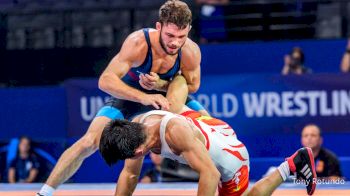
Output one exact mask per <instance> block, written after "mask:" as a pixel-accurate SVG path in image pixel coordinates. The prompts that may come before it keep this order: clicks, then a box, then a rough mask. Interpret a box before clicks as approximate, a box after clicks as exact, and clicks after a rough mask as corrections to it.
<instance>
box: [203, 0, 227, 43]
mask: <svg viewBox="0 0 350 196" xmlns="http://www.w3.org/2000/svg"><path fill="white" fill-rule="evenodd" d="M196 3H197V4H198V5H202V7H201V10H200V20H199V29H200V42H201V43H207V42H216V41H225V40H226V38H227V33H226V27H225V14H224V7H223V5H227V4H228V3H229V0H196Z"/></svg>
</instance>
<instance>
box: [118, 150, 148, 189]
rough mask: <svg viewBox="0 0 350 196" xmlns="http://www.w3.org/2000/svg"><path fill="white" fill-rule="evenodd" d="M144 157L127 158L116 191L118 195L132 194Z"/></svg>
mask: <svg viewBox="0 0 350 196" xmlns="http://www.w3.org/2000/svg"><path fill="white" fill-rule="evenodd" d="M143 158H144V157H140V158H137V159H126V160H125V163H124V168H123V170H122V172H121V173H120V175H119V178H118V185H117V188H116V191H115V195H116V196H117V195H118V196H129V195H130V196H131V195H132V193H133V192H134V190H135V188H136V185H137V182H138V179H139V176H140V172H141V168H142V163H143Z"/></svg>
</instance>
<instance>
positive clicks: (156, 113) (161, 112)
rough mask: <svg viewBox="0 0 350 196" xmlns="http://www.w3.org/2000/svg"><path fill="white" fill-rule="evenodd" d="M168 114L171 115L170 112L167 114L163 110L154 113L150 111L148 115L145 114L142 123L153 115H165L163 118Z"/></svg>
mask: <svg viewBox="0 0 350 196" xmlns="http://www.w3.org/2000/svg"><path fill="white" fill-rule="evenodd" d="M167 114H171V113H170V112H167V111H163V110H152V111H149V112H147V113H145V114H144V115H143V116H142V117H141V119H140V123H143V122H144V121H145V119H146V118H147V117H149V116H151V115H163V116H166V115H167Z"/></svg>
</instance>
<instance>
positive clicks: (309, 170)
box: [286, 148, 317, 195]
mask: <svg viewBox="0 0 350 196" xmlns="http://www.w3.org/2000/svg"><path fill="white" fill-rule="evenodd" d="M286 161H287V162H288V165H289V170H290V171H291V172H292V173H296V174H297V177H300V178H302V179H303V180H305V185H306V191H307V194H309V195H312V194H313V193H314V191H315V189H316V178H317V176H316V170H315V163H314V155H313V154H312V150H311V148H300V149H299V150H298V151H296V152H295V153H294V154H293V155H292V156H290V157H288V158H286Z"/></svg>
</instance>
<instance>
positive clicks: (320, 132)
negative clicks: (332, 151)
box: [304, 123, 322, 137]
mask: <svg viewBox="0 0 350 196" xmlns="http://www.w3.org/2000/svg"><path fill="white" fill-rule="evenodd" d="M310 126H313V127H316V128H317V129H318V130H319V135H320V137H322V130H321V128H320V127H319V126H318V125H316V124H314V123H309V124H306V125H305V126H304V128H305V127H310Z"/></svg>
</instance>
